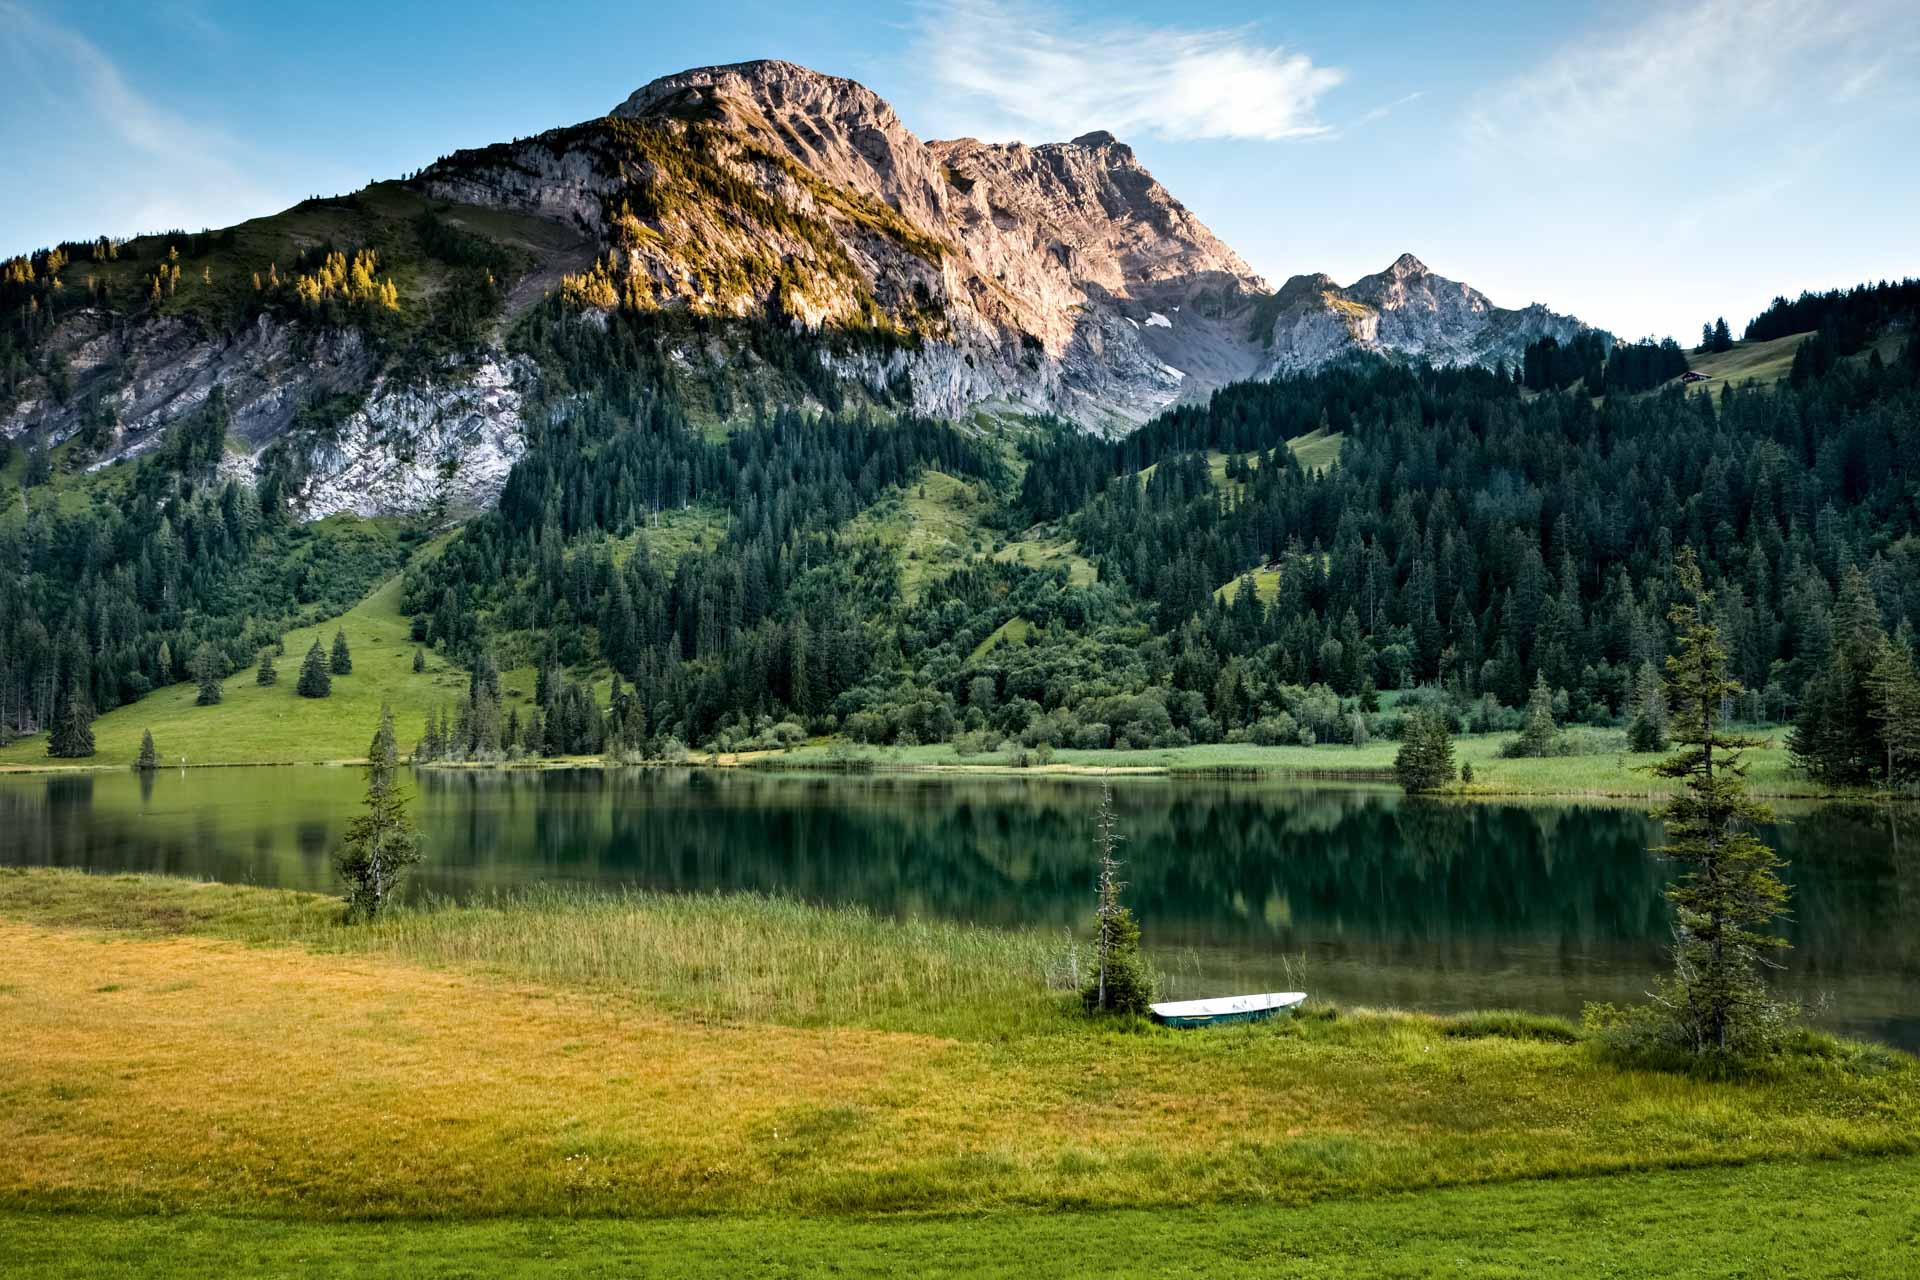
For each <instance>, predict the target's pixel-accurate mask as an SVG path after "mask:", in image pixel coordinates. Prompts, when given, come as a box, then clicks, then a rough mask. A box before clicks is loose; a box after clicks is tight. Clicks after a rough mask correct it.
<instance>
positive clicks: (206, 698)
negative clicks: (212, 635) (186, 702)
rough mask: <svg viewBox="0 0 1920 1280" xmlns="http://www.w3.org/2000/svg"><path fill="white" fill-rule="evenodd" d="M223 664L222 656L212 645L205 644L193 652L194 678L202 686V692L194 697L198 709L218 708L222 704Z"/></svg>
mask: <svg viewBox="0 0 1920 1280" xmlns="http://www.w3.org/2000/svg"><path fill="white" fill-rule="evenodd" d="M221 666H222V663H221V661H220V655H219V654H218V653H217V652H215V650H214V647H213V646H212V645H211V644H208V643H205V642H203V643H202V644H201V645H200V647H199V648H198V649H195V650H194V651H193V666H192V671H193V678H194V679H195V680H196V681H198V682H199V684H200V692H199V693H198V694H197V695H196V696H195V697H194V700H193V702H194V705H195V706H198V707H212V706H218V705H219V703H220V695H221V689H220V677H221V674H222V673H221V670H220V668H221Z"/></svg>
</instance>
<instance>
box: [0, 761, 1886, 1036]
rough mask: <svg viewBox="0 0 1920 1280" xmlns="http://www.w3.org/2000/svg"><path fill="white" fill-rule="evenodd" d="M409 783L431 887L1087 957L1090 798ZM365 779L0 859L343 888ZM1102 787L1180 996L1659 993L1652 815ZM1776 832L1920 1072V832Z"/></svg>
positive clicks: (220, 803) (143, 802) (1498, 1001)
mask: <svg viewBox="0 0 1920 1280" xmlns="http://www.w3.org/2000/svg"><path fill="white" fill-rule="evenodd" d="M407 785H408V788H409V790H410V791H411V793H412V795H413V803H412V809H413V812H414V815H415V817H416V819H417V821H418V823H419V825H420V830H421V834H422V836H423V839H424V844H425V850H426V860H425V861H424V862H423V863H422V864H421V866H420V867H419V868H418V869H417V870H416V872H415V874H414V875H413V877H412V879H411V884H410V892H411V893H413V894H414V895H416V896H419V895H428V894H431V895H437V896H443V897H450V898H454V899H459V900H471V899H475V898H484V897H486V896H487V895H491V894H496V893H501V892H509V891H512V890H514V889H516V888H519V887H522V886H526V885H530V884H534V883H540V882H550V883H564V884H570V885H586V886H600V887H604V888H609V889H614V888H619V887H622V886H636V887H641V888H647V889H658V890H668V891H678V892H688V893H695V892H707V893H729V892H743V891H745V892H755V893H763V894H771V895H784V896H789V897H794V898H798V899H801V900H804V901H808V902H817V903H827V904H836V905H845V904H858V905H861V906H864V907H866V908H868V909H870V910H872V911H873V912H875V913H877V914H880V915H883V916H898V917H910V916H925V917H938V918H944V919H952V920H958V921H965V922H970V923H974V924H979V925H983V926H989V927H995V928H1031V929H1040V930H1046V931H1050V932H1053V933H1056V934H1057V935H1058V936H1059V938H1060V946H1061V949H1062V953H1063V959H1064V958H1065V956H1066V954H1067V953H1068V952H1069V950H1070V949H1071V948H1074V947H1075V946H1078V947H1079V948H1080V954H1084V948H1085V941H1084V940H1085V938H1086V936H1087V933H1088V927H1089V923H1090V913H1091V909H1092V902H1093V870H1094V866H1093V863H1094V852H1095V848H1094V816H1095V812H1096V810H1097V808H1098V806H1099V804H1100V801H1101V795H1102V790H1103V788H1102V784H1101V782H1100V780H1098V779H1091V778H1081V777H1053V776H1045V777H1042V776H1027V777H1020V776H956V775H941V774H911V773H875V774H824V773H821V774H804V773H784V772H760V771H752V770H695V769H626V770H621V769H608V770H600V769H538V770H534V769H522V770H471V769H448V770H418V771H414V772H412V773H411V774H410V775H409V777H408V778H407ZM362 787H363V779H362V771H360V770H358V769H348V768H325V767H316V766H306V767H290V768H196V769H185V770H162V771H160V772H158V773H153V774H146V775H140V774H135V773H132V772H127V773H94V774H86V773H74V774H59V773H53V774H17V775H10V776H5V777H0V833H3V834H0V850H3V852H0V863H10V864H16V865H39V866H63V867H78V868H86V869H88V870H91V871H96V872H113V871H146V872H159V873H165V874H169V875H179V876H188V877H195V878H204V879H213V880H221V881H229V882H235V883H249V884H258V885H265V886H275V887H281V888H293V889H310V890H322V891H326V890H330V889H332V888H333V887H334V880H333V867H332V852H333V850H334V848H335V847H336V846H337V844H338V843H339V841H340V839H341V837H342V835H343V833H344V830H345V827H346V824H347V823H348V821H350V820H351V819H352V817H353V816H354V814H355V813H356V811H357V809H358V807H359V799H360V794H361V790H362ZM1112 794H1113V800H1114V805H1115V808H1116V811H1117V813H1118V816H1119V824H1120V831H1121V833H1122V835H1123V836H1124V844H1123V845H1122V846H1121V855H1120V856H1121V857H1122V858H1123V859H1124V861H1125V868H1124V872H1123V875H1124V878H1125V880H1126V882H1127V887H1126V890H1125V894H1124V896H1125V899H1126V901H1127V903H1128V904H1129V905H1130V906H1131V907H1132V908H1133V910H1134V913H1135V914H1136V916H1137V917H1138V918H1139V920H1140V923H1141V926H1142V928H1143V930H1144V935H1145V940H1146V942H1147V945H1148V948H1149V951H1150V953H1151V955H1152V957H1153V960H1154V962H1155V965H1156V967H1157V968H1158V970H1159V973H1160V978H1161V995H1162V998H1164V999H1190V998H1197V997H1203V996H1209V995H1225V994H1233V993H1239V992H1248V991H1266V990H1281V989H1298V990H1306V991H1308V992H1310V993H1312V994H1313V995H1314V996H1315V997H1320V998H1326V999H1330V1000H1334V1001H1337V1002H1339V1003H1342V1004H1349V1005H1369V1006H1392V1007H1400V1008H1409V1009H1422V1010H1433V1011H1450V1010H1463V1009H1476V1008H1517V1009H1526V1010H1533V1011H1539V1012H1546V1013H1559V1014H1567V1015H1572V1016H1577V1015H1578V1014H1579V1012H1580V1010H1581V1007H1582V1006H1583V1005H1584V1004H1585V1003H1586V1002H1588V1001H1614V1002H1625V1001H1633V1000H1638V999H1640V998H1642V997H1643V996H1644V993H1645V992H1646V990H1647V988H1648V986H1649V985H1650V983H1651V982H1652V980H1653V979H1654V977H1655V976H1656V975H1657V974H1659V973H1660V972H1661V971H1662V970H1663V969H1664V968H1665V967H1666V966H1667V963H1668V960H1667V948H1668V946H1669V944H1670V942H1671V931H1672V917H1671V913H1670V911H1669V908H1668V905H1667V902H1666V899H1665V897H1664V894H1663V890H1664V887H1665V884H1666V882H1667V878H1668V876H1669V874H1670V873H1671V872H1672V870H1673V868H1672V867H1670V866H1668V865H1666V864H1663V863H1662V862H1661V861H1660V860H1659V859H1658V858H1656V857H1655V856H1654V855H1652V854H1651V853H1649V852H1648V849H1649V846H1651V845H1654V844H1656V843H1658V839H1659V825H1658V824H1657V823H1656V822H1654V821H1653V820H1652V819H1651V818H1650V817H1649V816H1648V815H1647V811H1646V808H1645V806H1638V805H1627V804H1607V803H1594V802H1578V803H1575V802H1567V801H1535V800H1525V801H1511V802H1502V803H1485V802H1476V803H1459V802H1451V801H1433V800H1412V799H1407V798H1403V797H1402V796H1400V795H1399V794H1398V793H1397V792H1395V791H1393V790H1391V789H1387V788H1379V787H1361V786H1337V785H1301V784H1294V783H1279V782H1242V781H1215V780H1193V779H1187V778H1174V777H1144V778H1142V777H1126V778H1119V779H1115V780H1114V782H1113V785H1112ZM1778 811H1779V815H1780V818H1781V821H1780V822H1779V823H1778V824H1777V825H1775V826H1773V827H1770V828H1769V829H1767V830H1766V831H1765V832H1764V833H1763V835H1764V837H1765V839H1766V840H1767V841H1768V842H1769V843H1770V844H1772V845H1773V846H1774V847H1775V848H1777V849H1778V850H1779V851H1780V853H1781V855H1782V857H1784V858H1785V860H1786V862H1787V864H1788V865H1787V868H1786V871H1785V873H1784V874H1785V878H1786V879H1787V881H1788V882H1789V884H1790V885H1791V887H1792V902H1791V908H1790V911H1791V915H1790V918H1789V919H1787V920H1786V921H1785V922H1784V924H1783V927H1782V933H1783V934H1784V935H1785V936H1786V937H1787V938H1788V940H1789V941H1790V942H1791V944H1792V946H1791V949H1790V950H1787V951H1785V952H1784V953H1782V955H1781V957H1780V958H1781V961H1782V963H1783V966H1784V967H1783V968H1782V969H1781V970H1780V971H1779V972H1778V973H1777V974H1776V975H1774V984H1775V986H1776V988H1777V989H1778V990H1780V991H1781V992H1783V993H1785V994H1788V995H1791V996H1793V997H1795V998H1797V999H1798V1000H1800V1001H1801V1002H1802V1003H1803V1005H1804V1006H1805V1008H1806V1011H1807V1015H1808V1017H1809V1020H1810V1021H1812V1022H1813V1023H1814V1024H1815V1025H1819V1026H1822V1027H1826V1028H1829V1029H1831V1030H1834V1031H1838V1032H1842V1033H1845V1034H1848V1035H1854V1036H1860V1037H1865V1038H1870V1039H1874V1040H1879V1041H1882V1042H1885V1043H1889V1044H1894V1045H1897V1046H1900V1047H1902V1048H1905V1049H1908V1050H1914V1051H1920V815H1911V814H1910V815H1905V816H1902V815H1899V814H1897V813H1893V812H1889V810H1888V809H1886V808H1885V807H1873V806H1864V805H1863V806H1844V805H1822V806H1810V805H1809V806H1787V805H1782V806H1778ZM1903 824H1906V826H1910V828H1911V829H1903ZM1076 938H1078V939H1080V941H1079V942H1078V943H1076V942H1075V941H1074V940H1075V939H1076Z"/></svg>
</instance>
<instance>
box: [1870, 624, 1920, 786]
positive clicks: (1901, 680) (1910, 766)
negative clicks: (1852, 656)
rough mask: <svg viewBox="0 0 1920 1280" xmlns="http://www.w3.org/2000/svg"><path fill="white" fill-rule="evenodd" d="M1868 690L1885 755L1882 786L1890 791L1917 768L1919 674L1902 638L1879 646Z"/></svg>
mask: <svg viewBox="0 0 1920 1280" xmlns="http://www.w3.org/2000/svg"><path fill="white" fill-rule="evenodd" d="M1867 687H1868V690H1869V694H1870V700H1871V703H1872V708H1873V718H1874V720H1875V721H1876V722H1877V723H1878V725H1879V727H1880V744H1881V749H1882V750H1883V752H1884V753H1885V759H1886V770H1885V774H1884V785H1885V786H1886V787H1887V789H1888V790H1892V788H1893V786H1894V784H1895V783H1896V782H1898V781H1901V780H1905V779H1909V778H1912V777H1913V776H1914V773H1915V771H1916V768H1917V767H1920V674H1916V673H1915V671H1914V666H1913V650H1911V649H1910V648H1908V647H1907V644H1906V642H1905V638H1904V636H1903V637H1900V638H1896V639H1894V640H1890V641H1888V642H1887V643H1886V644H1884V645H1882V646H1881V649H1880V656H1879V659H1878V660H1877V661H1876V662H1875V663H1874V666H1873V670H1872V671H1870V672H1869V673H1868V675H1867Z"/></svg>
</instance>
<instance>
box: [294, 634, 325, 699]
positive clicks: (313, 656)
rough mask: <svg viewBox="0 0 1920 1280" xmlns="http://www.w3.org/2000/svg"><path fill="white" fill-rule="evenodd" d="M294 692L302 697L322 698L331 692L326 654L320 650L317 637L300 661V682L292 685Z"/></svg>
mask: <svg viewBox="0 0 1920 1280" xmlns="http://www.w3.org/2000/svg"><path fill="white" fill-rule="evenodd" d="M294 692H296V693H298V694H299V695H300V696H301V697H303V698H324V697H326V696H327V695H328V694H330V693H332V692H333V677H332V676H330V675H328V674H327V655H326V654H325V653H323V652H322V651H321V649H320V641H319V640H317V639H316V640H315V641H314V642H313V647H312V648H311V649H309V650H307V656H306V657H305V658H304V659H303V660H302V661H301V663H300V683H299V684H297V685H295V686H294Z"/></svg>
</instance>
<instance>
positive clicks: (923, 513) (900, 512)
mask: <svg viewBox="0 0 1920 1280" xmlns="http://www.w3.org/2000/svg"><path fill="white" fill-rule="evenodd" d="M990 501H991V500H990V498H989V497H988V496H987V495H985V494H983V493H982V492H980V490H979V488H978V486H976V485H974V484H971V483H969V482H967V481H965V480H961V479H959V478H958V477H955V476H950V475H948V474H946V473H945V472H943V471H929V472H927V473H926V474H925V475H923V476H921V477H920V479H919V481H918V482H917V483H916V484H914V485H913V486H912V487H911V488H908V489H903V490H901V491H899V492H897V493H893V494H890V495H888V496H886V497H884V498H882V499H881V500H880V501H879V502H876V503H875V504H874V505H873V506H872V507H870V508H869V509H868V510H866V511H863V512H861V513H860V515H859V517H858V518H856V519H855V520H854V522H853V523H852V525H851V526H849V528H848V531H847V532H848V536H849V537H851V538H855V539H862V538H864V539H870V540H873V541H876V542H879V543H881V544H882V545H884V546H886V547H889V548H891V549H892V550H893V552H894V554H895V555H896V556H897V557H898V559H899V561H900V586H901V590H902V591H903V592H905V594H906V597H907V598H908V599H909V600H912V599H915V598H917V597H918V596H919V594H920V588H921V587H922V585H924V584H925V583H926V582H928V581H929V580H931V579H933V578H936V577H939V576H941V575H942V574H945V573H947V572H948V571H950V570H952V569H954V568H956V567H958V566H959V565H960V564H961V563H963V562H964V561H966V560H967V559H969V558H970V557H972V556H975V555H979V554H982V553H984V552H985V551H986V550H987V549H988V548H989V547H990V546H991V545H992V543H993V535H992V534H990V533H989V532H988V531H987V530H986V529H985V528H984V527H983V526H982V525H981V524H980V517H981V516H982V515H983V514H985V512H986V511H987V509H988V506H989V504H990Z"/></svg>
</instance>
